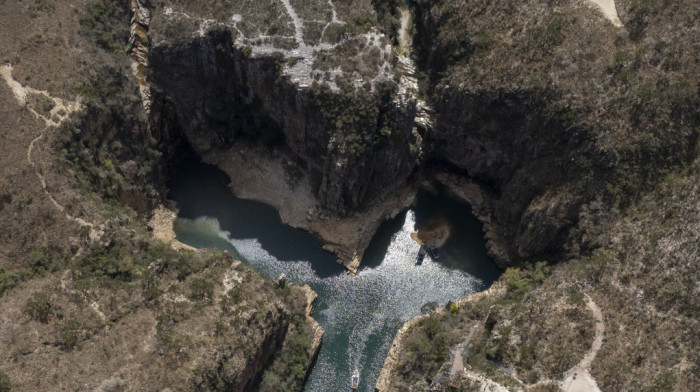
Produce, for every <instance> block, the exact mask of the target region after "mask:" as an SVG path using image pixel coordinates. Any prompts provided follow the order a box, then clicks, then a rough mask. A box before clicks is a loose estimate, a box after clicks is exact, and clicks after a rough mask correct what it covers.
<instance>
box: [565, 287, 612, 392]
mask: <svg viewBox="0 0 700 392" xmlns="http://www.w3.org/2000/svg"><path fill="white" fill-rule="evenodd" d="M586 300H587V303H586V305H587V306H588V309H590V311H591V313H593V318H595V338H593V344H592V345H591V349H590V350H588V352H587V353H586V355H584V356H583V359H581V361H580V362H579V363H578V364H577V365H576V366H574V367H573V368H571V369H569V370H568V371H567V372H566V373H564V382H563V383H562V387H561V389H562V391H565V392H600V388H598V384H596V382H595V379H594V378H593V376H592V375H591V373H590V370H591V364H592V363H593V360H594V359H595V357H596V355H597V354H598V351H600V348H601V347H602V346H603V335H604V334H605V323H604V322H603V312H602V311H601V310H600V308H599V307H598V305H596V303H595V302H593V300H592V299H591V297H589V296H588V294H586Z"/></svg>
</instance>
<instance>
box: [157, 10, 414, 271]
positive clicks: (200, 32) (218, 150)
mask: <svg viewBox="0 0 700 392" xmlns="http://www.w3.org/2000/svg"><path fill="white" fill-rule="evenodd" d="M272 4H277V5H279V4H278V3H277V2H272ZM328 4H331V5H333V3H332V2H328ZM370 9H371V8H370ZM302 10H304V11H305V12H307V11H308V10H307V9H306V8H302ZM249 11H250V10H248V9H246V8H240V9H239V8H235V7H234V8H232V9H227V10H226V12H227V13H228V14H230V16H228V17H226V18H221V15H217V17H216V18H214V19H209V18H210V17H212V15H214V14H212V13H211V12H212V10H193V9H189V8H188V7H187V6H186V5H185V6H175V5H173V4H169V3H167V2H163V3H159V4H158V5H157V6H156V7H155V9H154V11H153V17H152V20H151V23H150V26H149V37H150V43H151V46H152V49H151V51H150V55H149V74H150V75H151V78H150V83H151V84H152V91H153V93H152V95H153V98H152V101H153V104H152V114H151V116H152V118H153V124H155V125H154V128H156V129H157V128H160V129H163V128H168V129H170V130H171V131H172V130H173V129H174V130H176V131H175V132H176V133H179V134H180V135H181V136H182V137H183V138H185V139H186V140H187V141H188V143H189V144H190V145H191V146H192V148H193V149H194V150H195V151H196V152H197V153H198V154H199V155H200V156H202V157H203V158H204V159H205V160H209V161H211V162H214V163H216V164H217V165H218V166H220V167H222V168H224V169H225V170H226V171H227V172H228V174H229V176H230V177H231V178H232V181H233V190H234V192H236V193H238V194H239V195H243V196H246V197H251V198H255V199H259V200H262V201H265V202H268V203H270V204H272V205H274V206H276V207H277V208H278V209H279V210H280V214H281V215H282V217H283V219H284V220H285V222H286V223H288V224H291V225H293V226H297V227H302V228H304V229H307V230H309V231H311V232H313V233H315V234H317V235H318V236H319V237H321V239H322V240H324V241H325V243H326V247H327V249H329V250H332V251H334V252H335V253H337V254H338V256H339V257H340V261H341V262H342V263H343V264H346V265H348V266H349V268H350V269H351V270H354V269H356V268H357V265H358V264H359V260H360V259H361V256H362V253H363V251H364V249H365V247H366V246H367V245H368V243H369V240H370V239H371V237H372V235H373V233H374V230H376V227H377V226H378V225H379V224H380V223H381V222H382V221H383V220H384V219H386V218H388V217H390V216H392V215H394V214H396V213H397V212H398V211H399V210H400V208H402V207H404V206H405V205H406V202H407V196H406V191H405V190H404V188H405V187H406V184H407V183H409V178H411V176H412V175H414V171H415V170H414V169H415V168H416V167H417V165H418V164H419V163H420V158H421V156H420V155H421V143H422V137H421V134H420V132H419V130H418V129H417V128H416V126H415V124H414V123H415V118H416V98H415V96H414V95H413V94H415V91H412V90H408V89H406V87H405V86H403V85H402V83H401V79H400V78H399V75H398V74H395V73H394V71H393V62H394V61H395V53H394V51H393V48H392V47H391V45H390V43H389V42H388V41H387V39H386V38H385V37H384V36H383V35H381V34H378V32H377V31H376V30H374V28H370V27H367V28H364V30H360V31H353V29H349V28H347V27H345V28H344V31H346V32H345V33H344V34H343V35H341V36H337V37H335V38H333V39H331V38H325V39H324V41H323V42H320V43H316V44H310V43H307V41H306V40H305V39H306V38H303V39H302V37H305V36H302V37H299V36H298V35H295V38H296V40H294V41H293V42H291V43H287V44H285V43H284V42H287V41H280V40H281V39H282V37H283V36H282V35H281V33H278V34H275V35H273V36H272V37H268V36H267V35H265V34H260V35H259V36H253V37H251V36H250V33H247V35H246V33H245V32H244V29H242V26H244V25H245V24H246V23H253V22H254V21H255V19H254V18H253V16H248V17H249V18H250V19H246V12H249ZM228 14H227V15H228ZM339 15H340V16H339ZM280 17H290V18H291V19H292V21H293V23H291V25H292V26H293V27H294V28H295V31H296V33H298V34H301V32H302V31H304V32H306V31H307V30H306V29H307V28H308V26H306V27H303V24H304V23H305V22H304V19H303V17H299V16H298V15H297V14H296V12H295V9H294V7H293V6H292V5H291V4H289V7H287V8H286V9H284V10H280ZM341 18H343V14H342V13H336V11H335V8H333V13H332V17H331V18H330V20H329V21H328V23H329V24H328V26H327V27H328V29H331V28H332V27H333V26H334V25H339V26H345V25H348V23H346V22H344V21H342V20H341ZM258 27H260V25H258ZM302 27H303V29H302ZM356 28H357V26H355V29H356ZM324 31H325V30H324ZM261 37H263V38H261ZM326 40H328V41H329V42H325V41H326ZM348 64H351V68H348V69H346V65H348ZM397 80H398V82H397ZM251 149H252V150H254V151H253V152H252V153H250V151H251ZM265 150H267V151H266V152H264V153H263V154H260V152H261V151H265ZM237 154H247V155H246V158H245V159H244V161H243V162H240V163H239V160H238V159H237V158H236V155H237ZM260 155H265V156H267V157H269V158H272V159H271V160H270V162H267V161H266V158H265V157H264V156H260ZM282 158H283V159H282ZM256 162H257V163H259V164H258V165H257V167H251V163H256ZM275 165H282V166H283V167H284V170H283V171H282V172H281V173H278V171H276V170H272V169H270V167H272V166H275ZM245 173H250V176H252V177H262V178H261V179H262V180H263V181H264V180H268V183H266V184H265V185H264V188H265V189H264V190H263V191H260V192H255V191H252V190H251V189H253V188H254V185H253V184H237V181H238V182H240V177H244V176H245ZM237 177H239V178H237ZM297 188H298V189H297ZM293 192H299V193H301V195H300V196H298V197H297V200H296V201H295V202H293V203H283V202H281V201H280V200H282V199H285V198H288V197H289V194H290V193H293ZM370 210H371V212H370ZM358 216H359V218H358ZM321 220H323V221H326V223H322V222H320V221H321ZM336 225H340V226H344V227H345V228H343V229H341V230H338V233H333V231H334V228H333V226H336Z"/></svg>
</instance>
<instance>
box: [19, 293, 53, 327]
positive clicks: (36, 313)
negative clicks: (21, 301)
mask: <svg viewBox="0 0 700 392" xmlns="http://www.w3.org/2000/svg"><path fill="white" fill-rule="evenodd" d="M51 297H52V295H51V291H50V288H49V287H44V288H43V289H42V290H41V291H35V292H33V293H32V296H31V297H29V299H27V303H26V311H27V313H28V314H29V316H30V317H31V318H32V319H34V320H36V321H39V322H41V323H44V324H46V323H48V322H49V318H51V316H52V315H53V306H52V305H51Z"/></svg>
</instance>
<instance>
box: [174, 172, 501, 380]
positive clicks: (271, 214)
mask: <svg viewBox="0 0 700 392" xmlns="http://www.w3.org/2000/svg"><path fill="white" fill-rule="evenodd" d="M227 183H228V179H227V178H226V175H225V174H224V173H222V172H221V171H219V170H218V169H216V168H214V167H213V166H209V165H204V164H201V163H199V162H197V161H193V160H187V161H185V162H183V164H182V165H181V166H180V167H179V169H178V170H177V172H176V174H175V176H174V178H173V179H172V180H171V183H170V198H171V199H172V200H175V201H176V202H177V206H178V208H179V210H180V211H179V217H178V219H177V220H176V222H175V232H176V234H177V238H178V240H180V241H182V242H184V243H186V244H189V245H191V246H194V247H216V248H219V249H223V250H228V251H230V252H232V253H234V254H236V255H238V256H239V257H241V258H242V261H244V262H246V263H248V264H249V265H251V266H253V267H254V268H255V269H257V270H258V271H259V272H261V273H262V274H264V275H265V276H267V277H270V278H274V277H276V276H278V275H279V274H280V273H285V274H286V275H287V278H288V279H289V280H290V281H291V282H293V283H299V284H304V283H306V284H309V285H310V286H311V287H312V288H313V289H314V290H315V291H316V292H317V293H318V296H319V297H318V302H317V306H316V311H315V313H314V317H315V318H316V320H317V321H318V322H319V323H320V324H321V326H323V328H324V329H325V331H326V334H325V335H324V337H323V343H322V346H321V352H320V354H319V357H318V361H317V362H316V365H315V367H314V369H313V371H312V373H311V376H310V378H309V380H308V382H307V384H306V387H305V391H318V392H327V391H341V390H349V389H350V377H351V375H352V372H353V370H354V369H355V368H357V369H359V371H360V386H359V389H358V390H360V391H373V390H374V384H375V382H376V380H377V377H378V376H379V372H380V370H381V367H382V365H383V363H384V359H385V357H386V355H387V353H388V352H389V348H390V347H391V342H392V341H393V339H394V336H395V334H396V332H397V331H398V329H399V328H400V327H401V325H402V324H403V323H404V322H406V321H408V320H409V319H411V318H412V317H414V316H417V315H418V314H420V308H421V306H422V305H423V304H425V303H426V302H429V301H436V302H438V303H439V304H440V305H444V304H445V303H446V302H447V301H449V300H456V299H459V298H463V297H466V296H467V295H469V294H471V293H474V292H477V291H481V290H485V289H487V288H488V287H489V286H490V285H491V283H492V282H493V281H494V280H495V279H496V278H497V277H498V275H499V274H500V271H499V270H498V268H497V267H496V266H495V265H494V264H493V262H492V261H491V260H490V259H489V258H488V257H487V255H486V248H485V242H484V239H483V234H482V227H481V223H480V222H479V221H478V220H477V219H476V218H475V217H474V216H473V215H472V214H471V210H470V208H469V206H468V205H466V204H464V203H461V202H459V201H457V200H456V199H454V198H451V197H450V196H449V195H447V194H446V193H445V192H443V191H442V190H440V189H433V190H423V191H421V192H419V194H418V197H417V199H416V202H415V203H414V205H413V206H412V207H411V208H410V209H409V210H408V211H405V212H403V213H402V214H400V215H399V216H397V217H396V218H395V219H393V220H391V221H389V222H386V223H385V224H384V225H382V227H381V228H380V230H379V231H378V233H377V234H376V236H375V238H374V239H373V241H372V243H371V244H370V246H369V248H368V250H367V252H366V253H365V257H364V259H363V261H362V267H361V269H360V271H359V272H358V274H357V275H356V276H354V277H353V276H350V275H348V274H346V273H345V270H344V269H343V268H342V267H341V266H340V265H338V264H337V263H336V262H335V256H333V255H332V254H330V253H328V252H326V251H324V250H323V249H322V248H321V244H320V242H319V241H317V240H316V239H315V238H313V237H312V236H311V235H309V234H308V233H306V232H304V231H301V230H297V229H293V228H291V227H288V226H285V225H283V224H282V223H281V221H280V218H279V215H278V214H277V212H276V211H275V210H274V209H273V208H272V207H270V206H267V205H265V204H262V203H258V202H253V201H249V200H242V199H239V198H236V197H234V196H233V194H232V193H231V191H230V190H229V189H228V187H227ZM434 220H440V221H443V222H447V223H448V224H449V225H450V227H451V233H452V234H451V236H450V238H449V239H448V241H447V242H446V243H445V245H444V246H443V247H442V248H441V254H442V257H441V258H440V260H438V261H433V260H430V258H429V257H426V259H425V261H424V262H423V264H422V265H421V266H416V265H415V256H416V254H417V252H418V244H417V243H415V242H414V241H413V240H411V239H410V237H409V234H410V232H412V231H414V227H415V226H416V225H418V226H422V225H425V224H426V223H429V222H431V221H434Z"/></svg>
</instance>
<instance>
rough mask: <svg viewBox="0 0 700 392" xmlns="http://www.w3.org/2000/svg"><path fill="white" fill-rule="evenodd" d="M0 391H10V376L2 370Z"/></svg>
mask: <svg viewBox="0 0 700 392" xmlns="http://www.w3.org/2000/svg"><path fill="white" fill-rule="evenodd" d="M0 392H10V376H8V375H7V374H5V373H3V372H0Z"/></svg>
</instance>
